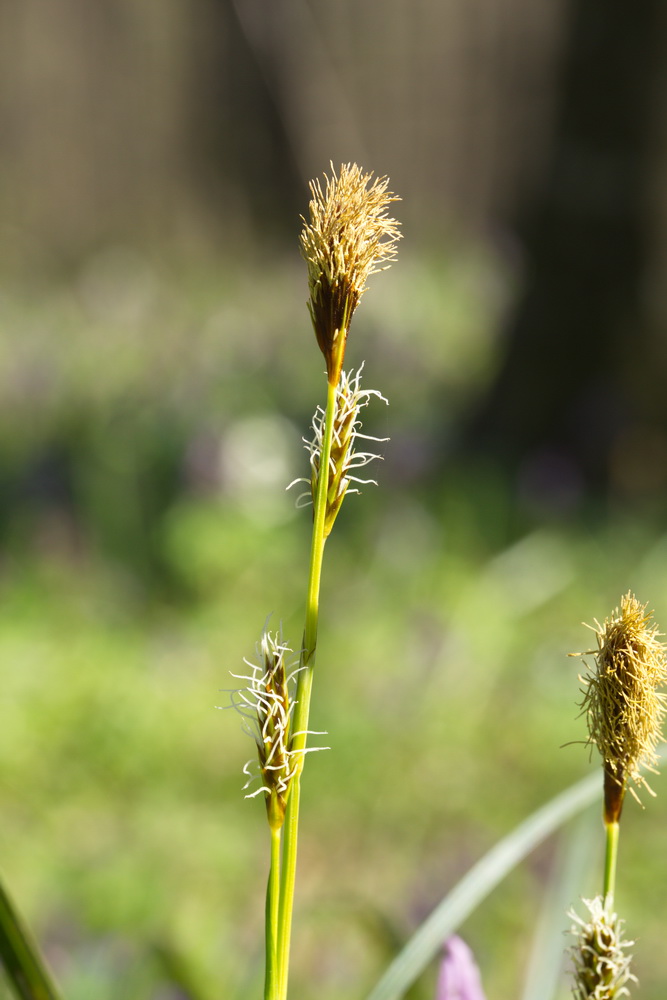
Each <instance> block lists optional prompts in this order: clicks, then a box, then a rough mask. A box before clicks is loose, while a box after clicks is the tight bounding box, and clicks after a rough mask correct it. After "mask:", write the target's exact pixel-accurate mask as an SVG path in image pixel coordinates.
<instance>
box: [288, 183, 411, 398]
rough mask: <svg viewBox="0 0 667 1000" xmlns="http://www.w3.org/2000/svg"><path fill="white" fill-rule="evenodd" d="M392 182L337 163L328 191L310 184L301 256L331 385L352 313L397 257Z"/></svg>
mask: <svg viewBox="0 0 667 1000" xmlns="http://www.w3.org/2000/svg"><path fill="white" fill-rule="evenodd" d="M388 183H389V181H388V178H386V177H381V178H376V179H375V180H373V174H365V173H364V172H363V171H362V170H361V168H360V167H358V166H357V165H356V163H353V164H349V163H348V164H343V165H342V166H341V168H340V172H339V174H338V175H336V172H335V170H334V169H333V165H332V177H331V178H329V177H325V186H324V189H323V188H322V185H321V184H320V181H319V180H314V181H311V184H310V192H311V196H312V197H311V201H310V205H309V215H310V220H309V221H308V222H306V220H305V219H304V226H303V230H302V232H301V237H300V243H301V254H302V256H303V258H304V259H305V261H306V263H307V265H308V287H309V290H310V299H309V301H308V309H309V311H310V315H311V319H312V321H313V327H314V329H315V336H316V337H317V343H318V344H319V346H320V350H321V351H322V354H323V355H324V357H325V360H326V363H327V377H328V379H329V382H330V384H331V385H337V384H338V379H339V377H340V373H341V370H342V367H343V359H344V356H345V345H346V342H347V335H348V332H349V329H350V322H351V320H352V314H353V313H354V310H355V309H356V308H357V306H358V305H359V301H360V299H361V296H362V295H363V293H364V291H365V290H366V281H367V280H368V278H369V276H370V275H371V274H374V273H375V272H376V271H381V270H384V269H385V268H384V267H382V265H383V264H384V265H385V267H388V266H389V263H390V262H391V261H392V260H394V259H395V257H396V243H397V242H398V240H399V239H400V238H401V237H400V233H399V230H398V226H399V223H398V222H397V221H396V220H395V219H391V218H389V217H388V216H387V211H386V210H387V206H388V205H389V204H390V203H391V202H392V201H398V200H399V199H398V198H396V197H395V195H393V194H391V192H389V191H387V185H388Z"/></svg>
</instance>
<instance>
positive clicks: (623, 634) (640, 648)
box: [581, 593, 667, 823]
mask: <svg viewBox="0 0 667 1000" xmlns="http://www.w3.org/2000/svg"><path fill="white" fill-rule="evenodd" d="M595 624H596V628H595V629H594V631H595V633H596V635H597V647H598V648H597V649H596V650H594V651H592V654H591V655H593V656H594V657H595V669H594V670H592V671H591V672H590V673H589V674H588V675H587V676H586V677H584V678H582V680H583V681H584V683H585V684H586V690H585V692H584V699H583V701H582V703H581V708H582V710H583V711H584V712H585V713H586V716H587V719H588V732H589V742H590V743H594V744H595V745H596V746H597V748H598V750H599V751H600V754H601V756H602V759H603V761H604V772H605V781H604V791H605V821H606V822H607V823H617V822H618V820H619V818H620V815H621V809H622V806H623V797H624V794H625V789H626V783H627V780H628V778H631V779H632V780H633V781H634V782H635V784H636V785H643V786H644V787H645V788H646V789H647V790H648V791H649V792H651V789H650V788H649V786H648V785H647V783H646V780H645V779H644V777H643V774H642V772H641V768H642V767H644V768H647V769H648V770H650V771H653V772H654V773H655V765H656V764H657V763H658V754H657V753H656V749H657V745H658V743H659V742H660V740H661V739H662V734H661V729H662V721H663V718H664V715H665V697H664V695H663V694H661V693H660V692H659V691H658V688H660V687H661V686H662V685H664V684H665V683H666V682H667V663H666V660H665V645H664V643H662V642H660V640H659V639H658V635H659V634H660V633H659V632H658V629H657V627H656V626H655V625H654V624H653V623H652V621H651V612H647V611H646V605H642V604H640V603H639V601H638V600H637V598H636V597H635V596H634V595H633V594H631V593H628V594H626V595H625V597H623V598H622V599H621V607H620V610H619V609H618V608H616V610H615V611H614V614H613V615H612V617H611V618H609V619H605V622H604V625H600V624H599V623H598V622H596V623H595ZM651 794H652V793H651Z"/></svg>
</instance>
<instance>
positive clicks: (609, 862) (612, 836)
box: [602, 822, 620, 910]
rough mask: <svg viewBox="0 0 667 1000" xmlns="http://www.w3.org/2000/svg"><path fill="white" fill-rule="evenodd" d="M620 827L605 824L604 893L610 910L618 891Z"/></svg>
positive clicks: (615, 824) (616, 824)
mask: <svg viewBox="0 0 667 1000" xmlns="http://www.w3.org/2000/svg"><path fill="white" fill-rule="evenodd" d="M619 830H620V826H619V824H618V822H616V823H605V832H606V845H605V857H604V890H603V893H602V896H603V899H604V901H605V905H606V906H607V908H608V909H610V910H611V908H612V907H613V905H614V891H615V889H616V861H617V858H618V834H619Z"/></svg>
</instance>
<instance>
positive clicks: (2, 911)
mask: <svg viewBox="0 0 667 1000" xmlns="http://www.w3.org/2000/svg"><path fill="white" fill-rule="evenodd" d="M0 965H2V966H4V969H5V973H6V975H7V979H8V981H9V985H10V987H11V989H12V991H13V992H14V994H15V996H17V997H20V998H21V1000H58V998H59V994H58V990H57V989H56V986H55V984H54V983H53V981H52V979H51V977H50V975H49V972H48V971H47V968H46V965H45V964H44V962H43V961H42V959H41V957H40V954H39V951H38V949H37V945H36V944H35V942H34V941H33V939H32V936H31V935H30V932H29V931H28V928H27V927H26V925H25V924H24V923H23V920H22V919H21V917H20V915H19V913H18V910H17V909H16V908H15V906H14V904H13V903H12V901H11V899H10V898H9V896H8V894H7V892H6V891H5V889H4V888H3V886H2V885H0Z"/></svg>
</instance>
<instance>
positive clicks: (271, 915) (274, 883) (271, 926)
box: [264, 827, 281, 1000]
mask: <svg viewBox="0 0 667 1000" xmlns="http://www.w3.org/2000/svg"><path fill="white" fill-rule="evenodd" d="M280 841H281V836H280V828H277V829H273V827H272V828H271V868H270V869H269V881H268V884H267V887H266V967H265V970H266V971H265V977H264V1000H277V997H278V996H279V993H278V992H277V991H278V978H279V968H278V961H277V959H278V910H279V903H280Z"/></svg>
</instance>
